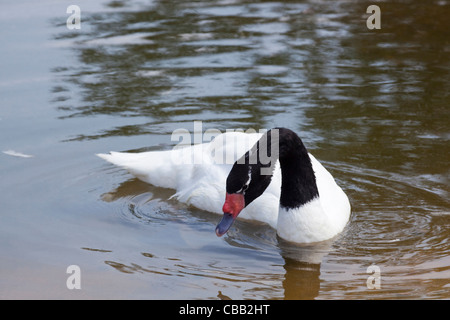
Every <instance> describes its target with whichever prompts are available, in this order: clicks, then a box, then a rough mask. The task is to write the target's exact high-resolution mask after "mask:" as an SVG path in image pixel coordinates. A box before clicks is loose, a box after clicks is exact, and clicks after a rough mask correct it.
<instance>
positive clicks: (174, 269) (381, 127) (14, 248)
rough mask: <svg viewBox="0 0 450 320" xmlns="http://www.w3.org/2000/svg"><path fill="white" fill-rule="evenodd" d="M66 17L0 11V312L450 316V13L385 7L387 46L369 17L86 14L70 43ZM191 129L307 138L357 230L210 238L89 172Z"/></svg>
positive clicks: (246, 12)
mask: <svg viewBox="0 0 450 320" xmlns="http://www.w3.org/2000/svg"><path fill="white" fill-rule="evenodd" d="M71 4H73V3H72V2H69V1H39V2H35V1H22V2H21V3H17V2H13V1H10V2H9V3H6V4H5V3H2V4H1V5H0V7H1V8H2V10H0V27H1V28H0V29H1V30H2V31H1V38H2V49H1V50H0V58H1V59H0V70H1V73H0V105H1V108H0V132H1V133H0V151H2V152H1V153H0V176H1V184H0V298H3V299H6V298H8V299H10V298H44V299H45V298H65V299H66V298H67V299H71V298H121V299H228V298H231V299H300V298H306V299H397V298H399V299H449V298H450V245H449V236H450V231H449V225H450V205H449V193H448V192H449V179H448V177H449V155H450V153H449V152H450V148H449V139H450V131H449V120H450V113H449V105H450V96H449V92H450V90H449V89H450V86H449V84H450V59H449V57H450V28H449V23H448V17H449V15H450V10H449V8H450V2H449V1H446V0H440V1H419V0H417V1H401V2H400V1H390V2H377V4H378V5H379V6H380V8H381V29H380V30H368V29H367V27H366V19H367V18H368V16H369V14H366V13H365V12H366V9H367V6H368V5H369V4H367V3H361V2H360V1H356V0H354V1H313V0H310V1H301V2H298V3H281V2H263V3H253V2H245V1H238V0H236V1H204V2H195V3H189V2H178V1H170V2H169V1H148V2H145V1H120V0H115V1H103V2H97V3H96V4H93V3H92V1H86V0H82V1H77V4H78V5H79V7H80V9H81V29H79V30H68V29H67V27H66V20H67V18H68V17H69V14H67V13H66V9H67V7H68V6H69V5H71ZM196 120H199V121H202V125H203V128H202V129H203V130H207V129H210V128H216V129H219V130H221V131H225V130H226V129H236V128H243V129H248V128H254V129H260V128H265V129H267V128H271V127H274V126H285V127H289V128H291V129H293V130H295V131H296V132H297V133H298V134H299V135H300V136H301V137H302V139H303V140H304V143H305V144H306V145H307V147H308V148H309V150H310V151H311V153H313V154H314V155H315V156H316V157H317V158H318V159H320V160H321V162H322V163H323V164H324V165H325V166H326V167H327V168H328V169H329V170H330V171H331V172H332V174H333V175H334V176H335V178H336V179H337V181H338V182H339V184H340V185H341V186H342V187H343V189H344V190H345V191H346V192H347V194H348V195H349V197H350V199H351V203H352V208H353V212H352V217H351V221H350V223H349V224H348V226H347V228H346V229H345V230H344V232H343V233H342V234H340V235H339V236H338V237H336V238H335V239H333V240H332V241H329V242H327V243H322V244H319V245H310V246H298V245H292V244H290V243H286V242H284V241H282V240H280V239H278V238H277V237H276V233H275V231H274V230H273V229H271V228H270V227H268V226H266V225H262V224H259V223H253V222H245V221H238V222H237V223H236V225H235V227H233V229H232V230H231V231H230V232H229V233H228V235H227V236H225V237H224V238H217V237H216V235H215V233H214V228H215V224H216V223H217V222H218V219H220V217H219V216H216V215H212V214H210V213H208V212H203V211H200V210H197V209H195V208H192V207H188V206H186V205H183V204H180V203H178V202H176V201H174V200H170V199H169V197H170V196H171V195H172V194H173V191H172V190H165V189H158V188H155V187H152V186H150V185H147V184H144V183H142V182H139V181H138V180H136V179H134V178H133V177H131V176H130V175H129V174H127V173H126V172H124V171H123V170H121V169H119V168H116V167H113V166H111V165H109V164H107V163H105V162H104V161H102V160H101V159H98V158H97V157H95V156H94V154H95V153H98V152H108V151H110V150H117V151H144V150H161V149H170V148H171V147H172V146H174V145H175V143H176V142H173V141H171V139H170V138H171V134H172V132H173V130H175V129H179V128H185V129H187V130H189V131H191V132H192V131H193V128H194V125H193V123H194V121H196ZM70 265H77V266H79V268H80V272H81V279H80V283H81V289H79V290H77V289H73V290H69V289H68V288H67V286H66V280H67V279H68V277H69V276H70V274H68V273H66V270H67V267H68V266H70ZM368 268H369V270H368ZM370 268H376V270H378V271H379V273H378V274H374V273H372V271H370V270H371V269H370ZM379 276H381V278H380V277H379ZM371 277H372V278H371ZM374 278H375V279H374ZM378 280H380V282H377V281H378ZM374 285H376V286H375V288H373V287H374ZM371 288H372V289H371Z"/></svg>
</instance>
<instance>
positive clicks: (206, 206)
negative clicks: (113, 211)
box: [97, 128, 351, 243]
mask: <svg viewBox="0 0 450 320" xmlns="http://www.w3.org/2000/svg"><path fill="white" fill-rule="evenodd" d="M97 155H98V156H99V157H100V158H102V159H104V160H107V161H109V162H111V163H112V164H114V165H117V166H119V167H122V168H124V169H126V170H128V172H130V173H131V174H132V175H134V176H135V177H137V178H138V179H140V180H142V181H144V182H147V183H150V184H152V185H155V186H158V187H163V188H171V189H175V190H176V192H175V194H174V195H173V196H172V198H175V199H177V200H178V201H180V202H183V203H186V204H189V205H192V206H194V207H197V208H199V209H202V210H206V211H210V212H213V213H217V214H222V215H223V216H222V219H221V220H220V222H219V223H218V224H217V227H216V229H215V231H216V234H217V236H223V235H224V234H225V233H226V232H227V231H228V230H229V229H230V227H231V226H232V225H233V222H234V221H235V220H236V218H237V217H238V216H239V217H240V219H241V218H242V219H248V220H257V221H261V222H264V223H267V224H269V225H270V226H271V227H273V228H275V229H276V231H277V234H278V236H279V237H280V238H283V239H284V240H287V241H290V242H295V243H312V242H320V241H325V240H329V239H331V238H333V237H335V236H336V235H338V234H339V233H340V232H342V230H343V229H344V227H345V226H346V224H347V222H348V220H349V217H350V212H351V206H350V202H349V199H348V197H347V195H346V194H345V193H344V191H343V190H342V189H341V188H340V187H339V186H338V185H337V183H336V181H335V180H334V178H333V176H332V175H331V174H330V173H329V172H328V171H327V170H326V169H325V168H324V167H323V166H322V164H321V163H320V162H319V161H318V160H317V159H316V158H315V157H314V156H313V155H312V154H310V153H309V152H308V151H307V150H306V147H305V146H304V144H303V142H302V140H301V139H300V137H299V136H298V135H297V134H296V133H295V132H294V131H292V130H290V129H287V128H273V129H270V130H268V131H267V132H266V133H243V132H226V133H222V134H220V135H217V136H216V137H215V138H214V139H213V140H212V141H211V142H208V143H202V144H196V145H192V146H187V147H184V148H181V147H179V148H174V149H172V150H166V151H149V152H141V153H124V152H110V153H109V154H97Z"/></svg>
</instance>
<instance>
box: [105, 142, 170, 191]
mask: <svg viewBox="0 0 450 320" xmlns="http://www.w3.org/2000/svg"><path fill="white" fill-rule="evenodd" d="M97 156H98V157H100V158H102V159H104V160H106V161H108V162H110V163H112V164H114V165H116V166H119V167H121V168H124V169H126V170H127V171H128V172H129V173H131V174H132V175H133V176H135V177H136V178H138V179H140V180H142V181H144V182H147V183H150V184H152V185H155V186H158V187H163V188H172V189H173V188H175V187H176V179H175V175H174V172H173V171H174V168H173V166H171V165H170V164H171V163H172V161H171V156H170V153H169V152H167V151H154V152H143V153H127V152H114V151H112V152H110V153H109V154H105V153H99V154H97Z"/></svg>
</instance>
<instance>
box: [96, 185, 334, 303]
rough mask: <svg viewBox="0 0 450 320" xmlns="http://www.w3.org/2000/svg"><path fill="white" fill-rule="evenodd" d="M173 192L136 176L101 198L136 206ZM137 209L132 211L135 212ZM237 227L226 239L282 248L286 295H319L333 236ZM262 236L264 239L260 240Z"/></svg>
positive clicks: (225, 296)
mask: <svg viewBox="0 0 450 320" xmlns="http://www.w3.org/2000/svg"><path fill="white" fill-rule="evenodd" d="M172 194H173V190H170V189H164V188H158V187H154V186H152V185H149V184H147V183H145V182H142V181H140V180H138V179H136V178H133V179H130V180H127V181H125V182H123V183H121V184H120V185H119V186H118V187H117V188H116V189H114V190H112V191H110V192H107V193H105V194H103V195H102V197H101V198H102V200H103V201H106V202H112V201H116V200H118V199H121V198H126V199H130V200H131V201H137V202H138V204H137V206H139V205H140V204H139V202H140V201H141V202H148V201H149V200H150V199H153V200H156V199H161V200H162V201H166V200H167V199H169V198H170V197H171V195H172ZM153 200H152V201H153ZM172 203H173V204H177V203H178V202H177V201H173V202H172ZM128 209H130V208H128ZM134 210H137V211H139V210H140V208H134ZM134 213H135V212H132V214H134ZM193 214H194V215H196V216H197V215H199V216H201V218H202V220H203V219H204V220H206V221H209V222H210V223H211V224H212V225H214V224H215V223H216V220H215V219H214V218H215V217H214V216H211V215H209V214H208V213H205V214H202V213H201V211H197V210H195V212H193ZM145 218H148V217H145ZM237 228H238V230H236V231H235V232H231V233H230V234H229V236H228V237H227V238H225V241H226V242H227V243H228V244H230V245H231V246H243V245H248V246H249V247H255V248H257V247H258V246H268V248H267V250H269V251H278V252H280V255H281V257H282V258H283V260H284V264H283V268H284V270H285V274H284V277H283V280H282V281H281V285H282V287H283V292H284V294H283V298H284V299H289V300H295V299H314V298H316V297H317V296H318V294H319V289H320V278H319V277H320V265H321V262H322V259H323V257H324V256H325V255H326V254H327V253H328V252H329V250H330V247H331V244H332V243H333V240H329V241H324V242H319V243H314V244H307V245H299V244H293V243H291V242H288V241H284V240H283V239H281V238H279V237H277V236H276V233H275V231H274V230H273V229H272V228H270V227H268V226H264V225H258V226H257V227H256V228H257V230H258V231H257V232H255V226H254V224H252V223H248V222H247V223H246V222H241V223H239V224H238V226H237ZM247 228H248V230H247ZM262 238H263V239H265V241H261V239H262ZM263 242H264V243H263ZM274 290H275V288H274ZM217 297H218V298H219V299H231V298H233V297H232V296H230V295H229V294H228V293H227V292H226V289H222V290H221V291H220V292H219V294H218V295H217Z"/></svg>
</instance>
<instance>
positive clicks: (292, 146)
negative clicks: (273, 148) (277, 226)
mask: <svg viewBox="0 0 450 320" xmlns="http://www.w3.org/2000/svg"><path fill="white" fill-rule="evenodd" d="M275 129H276V130H278V134H279V160H280V167H281V195H280V206H282V207H284V208H288V209H292V208H298V207H300V206H302V205H304V204H305V203H308V202H309V201H311V200H313V199H314V198H316V197H318V196H319V191H318V189H317V184H316V176H315V175H314V171H313V168H312V164H311V159H310V158H309V155H308V151H307V150H306V148H305V146H304V144H303V142H302V140H301V139H300V138H299V136H298V135H297V134H296V133H295V132H293V131H291V130H289V129H285V128H275Z"/></svg>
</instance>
